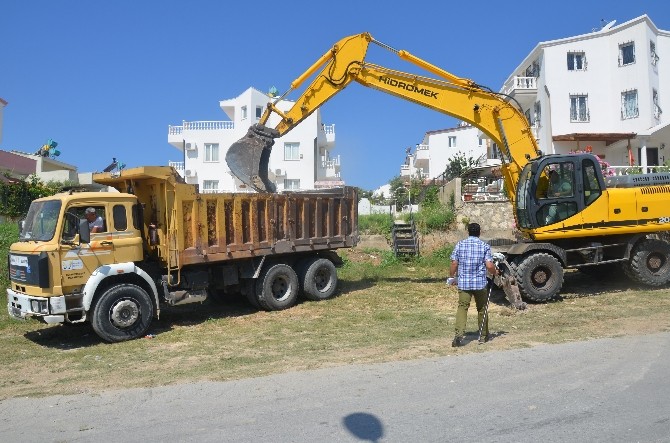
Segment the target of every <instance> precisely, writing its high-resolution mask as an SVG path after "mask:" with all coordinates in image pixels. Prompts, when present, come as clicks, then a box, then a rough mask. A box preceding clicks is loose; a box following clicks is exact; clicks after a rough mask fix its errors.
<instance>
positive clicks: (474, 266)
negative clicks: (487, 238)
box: [451, 237, 493, 291]
mask: <svg viewBox="0 0 670 443" xmlns="http://www.w3.org/2000/svg"><path fill="white" fill-rule="evenodd" d="M451 259H452V260H456V261H457V262H458V289H462V290H464V291H472V290H476V289H484V288H485V287H486V260H488V261H490V262H492V261H493V257H492V256H491V246H489V245H488V244H487V243H484V242H483V241H481V240H480V239H479V238H478V237H468V238H466V239H465V240H461V241H459V242H458V243H456V247H455V248H454V251H453V252H452V253H451Z"/></svg>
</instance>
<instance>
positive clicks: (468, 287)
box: [450, 223, 498, 347]
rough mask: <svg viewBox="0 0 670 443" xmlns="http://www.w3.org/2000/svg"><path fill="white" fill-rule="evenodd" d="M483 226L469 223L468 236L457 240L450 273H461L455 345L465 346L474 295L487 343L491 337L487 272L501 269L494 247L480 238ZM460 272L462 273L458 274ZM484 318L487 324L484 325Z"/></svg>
mask: <svg viewBox="0 0 670 443" xmlns="http://www.w3.org/2000/svg"><path fill="white" fill-rule="evenodd" d="M480 232H481V228H480V226H479V224H477V223H470V224H468V236H469V237H468V238H466V239H465V240H461V241H459V242H458V243H456V247H455V248H454V251H453V252H452V253H451V268H450V275H451V276H456V275H457V276H458V278H457V279H456V282H453V283H452V284H458V309H457V311H456V336H455V337H454V341H453V342H452V343H451V346H453V347H458V346H463V345H464V343H463V335H464V334H465V324H466V321H467V318H468V308H469V307H470V301H471V300H472V297H474V298H475V303H476V305H477V313H478V314H479V316H478V317H479V323H478V325H479V326H480V327H481V328H482V334H481V338H480V341H481V342H487V341H488V339H489V319H488V318H486V319H485V320H484V310H485V308H486V302H487V298H488V297H487V292H486V271H487V270H488V271H489V272H490V273H491V274H493V275H496V274H497V272H498V270H497V268H496V266H495V265H494V264H493V257H492V255H491V246H489V245H488V244H487V243H484V242H483V241H481V240H480V239H479V234H480ZM457 272H458V274H457ZM482 320H484V325H483V326H482Z"/></svg>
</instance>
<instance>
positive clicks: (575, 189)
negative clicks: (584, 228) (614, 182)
mask: <svg viewBox="0 0 670 443" xmlns="http://www.w3.org/2000/svg"><path fill="white" fill-rule="evenodd" d="M603 189H605V181H604V178H603V174H602V169H601V168H600V164H599V163H598V160H597V159H596V158H595V157H594V156H593V155H590V154H569V155H547V156H543V157H540V158H538V159H536V160H533V161H531V162H529V163H528V164H527V165H526V166H525V167H524V168H523V170H522V171H521V174H520V179H519V185H518V187H517V208H516V210H517V220H518V222H519V226H520V227H521V228H524V229H535V228H542V227H545V226H549V225H553V224H555V223H559V222H562V221H564V220H567V219H569V218H570V217H572V216H574V215H575V214H578V213H579V212H581V211H582V210H583V209H584V208H586V207H587V206H589V205H591V204H592V203H593V202H594V201H595V200H597V199H598V198H599V197H600V196H601V195H602V193H603Z"/></svg>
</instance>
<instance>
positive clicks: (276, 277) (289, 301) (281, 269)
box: [256, 263, 300, 311]
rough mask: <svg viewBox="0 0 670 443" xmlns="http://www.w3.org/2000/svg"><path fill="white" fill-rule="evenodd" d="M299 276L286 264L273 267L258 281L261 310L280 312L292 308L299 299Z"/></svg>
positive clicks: (257, 291)
mask: <svg viewBox="0 0 670 443" xmlns="http://www.w3.org/2000/svg"><path fill="white" fill-rule="evenodd" d="M299 289H300V285H299V283H298V276H297V275H296V273H295V271H294V270H293V268H291V267H290V266H289V265H287V264H284V263H278V264H275V265H271V266H269V267H267V268H265V269H264V270H263V272H261V275H260V276H259V277H258V280H257V281H256V299H257V300H258V304H259V306H260V307H261V309H264V310H266V311H279V310H282V309H287V308H290V307H291V306H293V305H294V304H295V302H296V301H297V299H298V290H299Z"/></svg>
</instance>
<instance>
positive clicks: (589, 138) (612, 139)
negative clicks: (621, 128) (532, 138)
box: [552, 132, 637, 145]
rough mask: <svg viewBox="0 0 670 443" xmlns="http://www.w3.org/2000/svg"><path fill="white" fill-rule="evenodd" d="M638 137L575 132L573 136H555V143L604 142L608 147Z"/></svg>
mask: <svg viewBox="0 0 670 443" xmlns="http://www.w3.org/2000/svg"><path fill="white" fill-rule="evenodd" d="M636 136H637V134H635V133H634V132H575V133H572V134H560V135H554V136H553V137H552V140H553V141H555V142H594V141H596V142H597V141H602V142H605V144H606V145H610V144H612V143H616V142H618V141H620V140H630V139H633V138H635V137H636Z"/></svg>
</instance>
